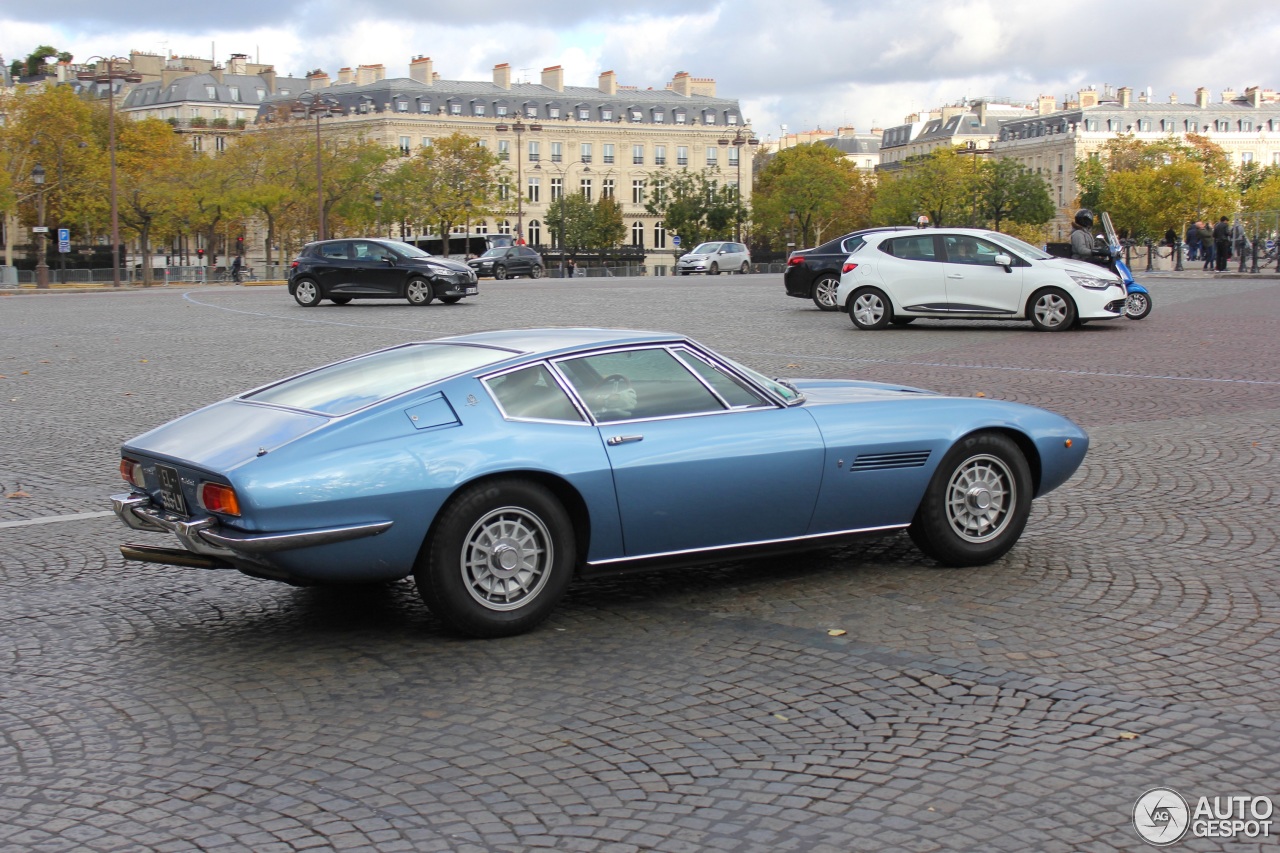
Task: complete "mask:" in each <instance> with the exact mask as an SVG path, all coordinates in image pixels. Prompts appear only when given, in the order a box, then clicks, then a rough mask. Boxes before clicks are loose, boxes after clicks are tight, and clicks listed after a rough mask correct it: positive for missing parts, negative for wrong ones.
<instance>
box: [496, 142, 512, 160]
mask: <svg viewBox="0 0 1280 853" xmlns="http://www.w3.org/2000/svg"><path fill="white" fill-rule="evenodd" d="M498 159H499V160H510V159H511V143H510V141H508V140H506V139H499V140H498Z"/></svg>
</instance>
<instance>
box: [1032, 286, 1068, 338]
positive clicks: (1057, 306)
mask: <svg viewBox="0 0 1280 853" xmlns="http://www.w3.org/2000/svg"><path fill="white" fill-rule="evenodd" d="M1032 310H1033V311H1035V315H1036V319H1037V320H1039V321H1040V325H1042V326H1044V327H1045V328H1046V329H1056V328H1057V327H1058V326H1061V325H1062V324H1063V323H1065V322H1066V320H1067V317H1068V316H1069V315H1070V313H1071V306H1070V305H1069V304H1068V303H1067V300H1066V297H1064V296H1061V295H1059V294H1057V293H1053V292H1049V293H1045V294H1043V295H1042V296H1041V297H1040V298H1039V299H1037V300H1036V304H1035V307H1034V308H1033V309H1032Z"/></svg>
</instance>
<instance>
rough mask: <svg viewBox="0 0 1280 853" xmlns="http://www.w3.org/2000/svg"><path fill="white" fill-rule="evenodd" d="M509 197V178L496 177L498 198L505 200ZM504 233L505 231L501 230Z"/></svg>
mask: <svg viewBox="0 0 1280 853" xmlns="http://www.w3.org/2000/svg"><path fill="white" fill-rule="evenodd" d="M509 198H511V179H510V178H506V177H502V178H499V179H498V200H499V201H507V200H508V199H509ZM502 233H503V234H506V233H507V232H506V231H503V232H502Z"/></svg>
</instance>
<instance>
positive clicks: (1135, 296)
mask: <svg viewBox="0 0 1280 853" xmlns="http://www.w3.org/2000/svg"><path fill="white" fill-rule="evenodd" d="M1150 310H1151V300H1149V299H1148V298H1147V294H1145V293H1138V292H1137V291H1134V292H1133V293H1130V294H1129V297H1128V298H1127V299H1126V300H1125V301H1124V313H1125V315H1126V316H1128V317H1132V318H1133V319H1135V320H1141V319H1142V318H1143V317H1145V316H1147V312H1149V311H1150Z"/></svg>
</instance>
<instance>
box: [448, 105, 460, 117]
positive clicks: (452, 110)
mask: <svg viewBox="0 0 1280 853" xmlns="http://www.w3.org/2000/svg"><path fill="white" fill-rule="evenodd" d="M449 115H454V116H460V115H462V104H450V105H449Z"/></svg>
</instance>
